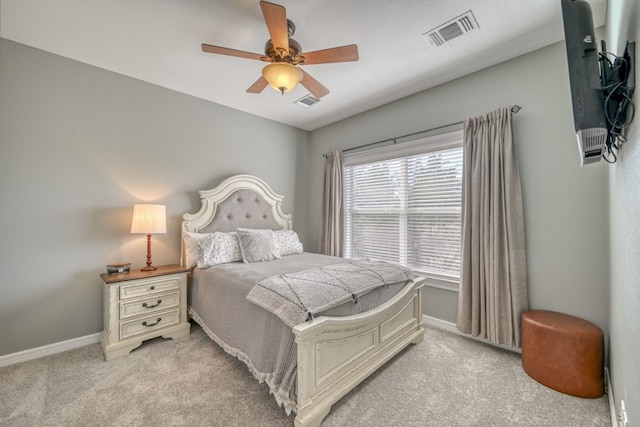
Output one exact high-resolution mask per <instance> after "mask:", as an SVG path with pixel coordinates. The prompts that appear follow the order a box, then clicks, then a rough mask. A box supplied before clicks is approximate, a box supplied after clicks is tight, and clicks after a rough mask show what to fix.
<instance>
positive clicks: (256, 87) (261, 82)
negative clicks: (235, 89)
mask: <svg viewBox="0 0 640 427" xmlns="http://www.w3.org/2000/svg"><path fill="white" fill-rule="evenodd" d="M268 84H269V82H268V81H267V80H266V79H265V78H264V77H260V78H259V79H258V80H256V82H255V83H254V84H252V85H251V87H249V89H247V92H248V93H260V92H262V91H263V90H264V88H265V87H267V85H268Z"/></svg>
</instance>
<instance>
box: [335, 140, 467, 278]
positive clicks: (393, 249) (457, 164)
mask: <svg viewBox="0 0 640 427" xmlns="http://www.w3.org/2000/svg"><path fill="white" fill-rule="evenodd" d="M454 134H455V135H450V137H452V138H453V139H452V140H450V141H449V142H450V143H448V144H444V145H443V144H439V145H438V147H437V149H435V150H434V149H433V145H432V144H431V145H430V144H429V141H428V140H426V141H421V143H422V147H423V149H422V150H420V149H418V148H416V147H418V145H417V144H411V145H412V146H413V148H412V149H410V150H408V148H407V147H402V151H404V153H402V154H403V155H400V156H398V157H393V153H392V151H393V150H392V149H393V148H395V147H391V149H389V148H387V149H385V150H384V151H385V153H384V154H383V155H382V156H381V157H382V158H384V160H378V161H372V162H368V163H361V160H362V159H358V155H357V154H356V155H350V156H349V159H348V161H347V160H345V164H346V166H345V174H344V203H345V255H346V256H347V257H351V258H373V259H381V260H386V261H391V262H396V263H399V264H402V265H405V266H407V267H409V268H411V269H413V270H414V271H416V272H419V273H423V274H427V275H430V276H433V277H437V278H442V279H451V280H454V279H455V280H456V281H457V279H458V278H459V277H460V239H461V224H460V222H461V197H462V147H461V145H462V140H461V139H462V137H461V132H455V133H454ZM399 151H400V150H399ZM407 151H409V152H410V154H408V155H407V154H406V153H407ZM420 151H422V152H420ZM366 155H367V156H371V153H366ZM353 158H355V161H354V159H353Z"/></svg>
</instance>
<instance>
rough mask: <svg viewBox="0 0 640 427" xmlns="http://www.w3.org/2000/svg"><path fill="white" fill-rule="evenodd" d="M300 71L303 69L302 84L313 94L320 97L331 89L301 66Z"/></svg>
mask: <svg viewBox="0 0 640 427" xmlns="http://www.w3.org/2000/svg"><path fill="white" fill-rule="evenodd" d="M300 71H302V81H300V84H301V85H302V86H304V87H305V88H306V89H307V90H308V91H309V92H311V95H313V96H315V97H316V98H318V99H320V98H322V97H323V96H325V95H326V94H328V93H329V89H327V88H326V87H324V86H322V85H321V84H320V82H318V81H317V80H316V79H314V78H313V77H311V76H310V75H309V73H307V72H306V71H304V70H303V69H302V68H300Z"/></svg>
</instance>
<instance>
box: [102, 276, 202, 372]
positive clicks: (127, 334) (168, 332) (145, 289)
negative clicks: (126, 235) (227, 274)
mask: <svg viewBox="0 0 640 427" xmlns="http://www.w3.org/2000/svg"><path fill="white" fill-rule="evenodd" d="M188 271H189V269H187V268H183V267H180V266H179V265H165V266H162V267H158V269H157V270H154V271H140V270H136V271H131V272H130V273H119V274H107V273H103V274H101V275H100V277H101V278H102V282H103V316H104V330H103V331H102V340H101V341H102V350H103V351H104V357H105V359H106V360H111V359H114V358H116V357H120V356H124V355H126V354H128V353H129V352H130V351H131V350H133V349H134V348H136V347H139V346H140V345H141V344H142V342H143V341H144V340H148V339H151V338H156V337H159V336H162V337H163V338H182V337H186V336H188V335H189V328H190V326H191V325H190V324H189V322H188V320H187V272H188Z"/></svg>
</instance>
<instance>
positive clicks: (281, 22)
mask: <svg viewBox="0 0 640 427" xmlns="http://www.w3.org/2000/svg"><path fill="white" fill-rule="evenodd" d="M260 8H262V15H264V21H265V23H266V24H267V29H268V30H269V35H270V36H271V43H272V44H273V47H274V49H275V50H276V52H278V51H282V50H284V52H282V56H287V55H288V54H289V27H288V26H287V10H286V9H285V8H284V7H283V6H280V5H279V4H273V3H269V2H268V1H261V2H260Z"/></svg>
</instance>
